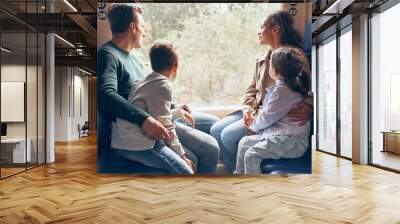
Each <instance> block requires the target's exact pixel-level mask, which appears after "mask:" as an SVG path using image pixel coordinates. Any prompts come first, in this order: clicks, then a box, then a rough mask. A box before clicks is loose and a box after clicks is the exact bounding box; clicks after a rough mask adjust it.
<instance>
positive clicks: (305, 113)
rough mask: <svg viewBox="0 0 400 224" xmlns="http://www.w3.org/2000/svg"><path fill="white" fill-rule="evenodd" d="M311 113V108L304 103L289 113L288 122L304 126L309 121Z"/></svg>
mask: <svg viewBox="0 0 400 224" xmlns="http://www.w3.org/2000/svg"><path fill="white" fill-rule="evenodd" d="M312 113H313V108H312V106H310V105H308V104H307V103H305V102H302V103H301V104H299V105H297V106H296V107H295V108H293V109H292V110H291V111H289V113H288V116H289V121H292V122H300V125H304V124H305V123H307V121H308V120H309V119H310V117H311V115H312Z"/></svg>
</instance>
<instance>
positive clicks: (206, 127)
mask: <svg viewBox="0 0 400 224" xmlns="http://www.w3.org/2000/svg"><path fill="white" fill-rule="evenodd" d="M191 115H192V117H193V119H194V121H195V123H196V125H195V128H196V129H197V130H199V131H202V132H204V133H206V134H210V128H211V126H213V124H215V123H216V122H217V121H219V120H220V119H219V118H218V117H217V116H215V115H212V114H207V113H204V112H197V111H192V114H191ZM177 122H180V123H183V124H186V125H187V123H186V122H185V121H184V120H182V119H178V120H177Z"/></svg>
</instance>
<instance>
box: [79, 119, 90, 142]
mask: <svg viewBox="0 0 400 224" xmlns="http://www.w3.org/2000/svg"><path fill="white" fill-rule="evenodd" d="M89 130H90V123H89V121H85V123H84V124H83V125H82V127H81V126H80V125H79V124H78V133H79V138H80V137H87V136H89Z"/></svg>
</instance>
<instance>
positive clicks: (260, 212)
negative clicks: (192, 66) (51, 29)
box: [0, 137, 400, 224]
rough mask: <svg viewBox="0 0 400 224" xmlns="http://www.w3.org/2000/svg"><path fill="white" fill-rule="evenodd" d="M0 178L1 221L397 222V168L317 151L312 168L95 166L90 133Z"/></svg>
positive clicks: (399, 189)
mask: <svg viewBox="0 0 400 224" xmlns="http://www.w3.org/2000/svg"><path fill="white" fill-rule="evenodd" d="M56 149H57V150H56V151H57V153H56V156H57V161H56V163H55V164H50V165H46V166H42V167H39V168H36V169H33V170H30V171H28V172H26V173H22V174H19V175H17V176H14V177H10V178H8V179H5V180H3V181H0V223H44V222H47V223H373V224H375V223H385V224H386V223H400V175H399V174H395V173H391V172H387V171H384V170H380V169H377V168H374V167H369V166H359V165H352V164H351V162H350V161H347V160H343V159H337V158H335V157H333V156H330V155H326V154H323V153H319V152H315V153H314V155H313V156H314V161H313V174H312V175H293V176H275V175H272V176H263V177H260V176H258V177H181V178H179V177H143V176H129V175H100V174H97V173H96V141H95V138H94V137H90V138H85V139H83V140H81V141H76V142H70V143H68V144H57V148H56Z"/></svg>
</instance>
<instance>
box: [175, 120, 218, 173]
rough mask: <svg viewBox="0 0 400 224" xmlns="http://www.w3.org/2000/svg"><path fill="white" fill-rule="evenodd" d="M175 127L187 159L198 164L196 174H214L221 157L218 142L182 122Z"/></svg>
mask: <svg viewBox="0 0 400 224" xmlns="http://www.w3.org/2000/svg"><path fill="white" fill-rule="evenodd" d="M175 125H176V127H175V130H176V134H177V135H178V137H179V141H180V142H181V144H182V145H183V147H184V149H185V152H186V154H187V157H188V158H189V159H191V160H192V161H193V162H194V163H196V164H197V172H196V173H214V172H215V169H216V168H217V164H218V157H219V147H218V143H217V141H216V140H215V139H214V138H213V137H212V136H211V135H208V134H206V133H204V132H202V131H199V130H197V129H193V128H191V127H189V126H187V125H185V124H182V123H180V122H176V123H175Z"/></svg>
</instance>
